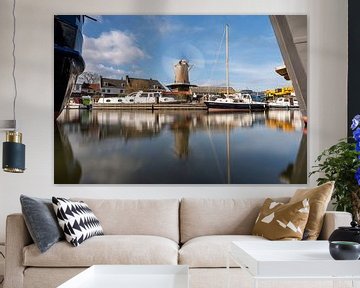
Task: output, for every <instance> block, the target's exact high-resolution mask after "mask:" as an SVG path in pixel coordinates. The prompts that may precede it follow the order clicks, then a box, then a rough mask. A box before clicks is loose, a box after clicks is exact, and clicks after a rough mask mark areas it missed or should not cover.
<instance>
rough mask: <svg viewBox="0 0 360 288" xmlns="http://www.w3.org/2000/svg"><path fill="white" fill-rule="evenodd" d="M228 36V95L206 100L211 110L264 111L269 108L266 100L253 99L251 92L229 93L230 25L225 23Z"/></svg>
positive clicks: (226, 35)
mask: <svg viewBox="0 0 360 288" xmlns="http://www.w3.org/2000/svg"><path fill="white" fill-rule="evenodd" d="M225 37H226V61H225V62H226V97H225V98H217V99H216V100H208V101H204V103H205V105H206V106H207V108H208V110H209V111H215V110H220V111H223V110H227V111H229V110H235V111H238V110H244V111H252V110H255V111H259V110H260V111H263V110H265V109H266V108H267V104H266V103H264V102H256V101H253V100H252V98H251V95H250V94H247V93H245V94H243V93H237V94H231V95H230V94H229V25H225Z"/></svg>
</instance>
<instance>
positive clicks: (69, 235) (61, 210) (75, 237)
mask: <svg viewBox="0 0 360 288" xmlns="http://www.w3.org/2000/svg"><path fill="white" fill-rule="evenodd" d="M52 203H53V206H54V210H55V214H56V217H57V219H58V222H59V225H60V227H61V228H62V229H63V231H64V234H65V238H66V241H68V242H69V243H71V244H73V245H74V246H79V245H80V244H81V243H82V242H84V241H85V240H86V239H89V238H91V237H93V236H97V235H104V232H103V229H102V227H101V225H100V222H99V220H98V219H97V218H96V216H95V215H94V213H93V212H92V211H91V209H90V208H89V207H88V205H86V204H85V203H84V202H82V201H81V202H75V201H70V200H69V199H65V198H59V197H52Z"/></svg>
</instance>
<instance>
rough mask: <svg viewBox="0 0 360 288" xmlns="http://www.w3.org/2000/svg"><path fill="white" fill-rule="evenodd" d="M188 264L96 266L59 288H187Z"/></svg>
mask: <svg viewBox="0 0 360 288" xmlns="http://www.w3.org/2000/svg"><path fill="white" fill-rule="evenodd" d="M188 272H189V267H188V266H185V265H94V266H91V267H90V268H88V269H86V270H85V271H83V272H81V273H80V274H78V275H76V276H75V277H73V278H71V279H70V280H68V281H66V282H65V283H64V284H62V285H60V286H59V287H58V288H119V287H121V288H188V287H189V276H188V275H189V273H188Z"/></svg>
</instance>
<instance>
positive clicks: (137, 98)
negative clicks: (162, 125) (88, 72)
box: [97, 91, 183, 104]
mask: <svg viewBox="0 0 360 288" xmlns="http://www.w3.org/2000/svg"><path fill="white" fill-rule="evenodd" d="M182 102H183V101H182V100H177V99H175V97H173V96H164V95H163V94H162V93H161V92H144V91H137V92H133V93H130V94H128V95H126V96H123V97H101V98H100V99H99V101H98V102H97V104H155V103H156V104H158V103H160V104H161V103H168V104H175V103H182Z"/></svg>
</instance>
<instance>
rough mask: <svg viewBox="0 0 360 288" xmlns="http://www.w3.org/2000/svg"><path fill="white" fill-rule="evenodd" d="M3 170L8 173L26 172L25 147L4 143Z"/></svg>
mask: <svg viewBox="0 0 360 288" xmlns="http://www.w3.org/2000/svg"><path fill="white" fill-rule="evenodd" d="M3 169H4V171H6V172H12V173H22V172H24V170H25V145H24V144H22V143H17V142H3Z"/></svg>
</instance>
